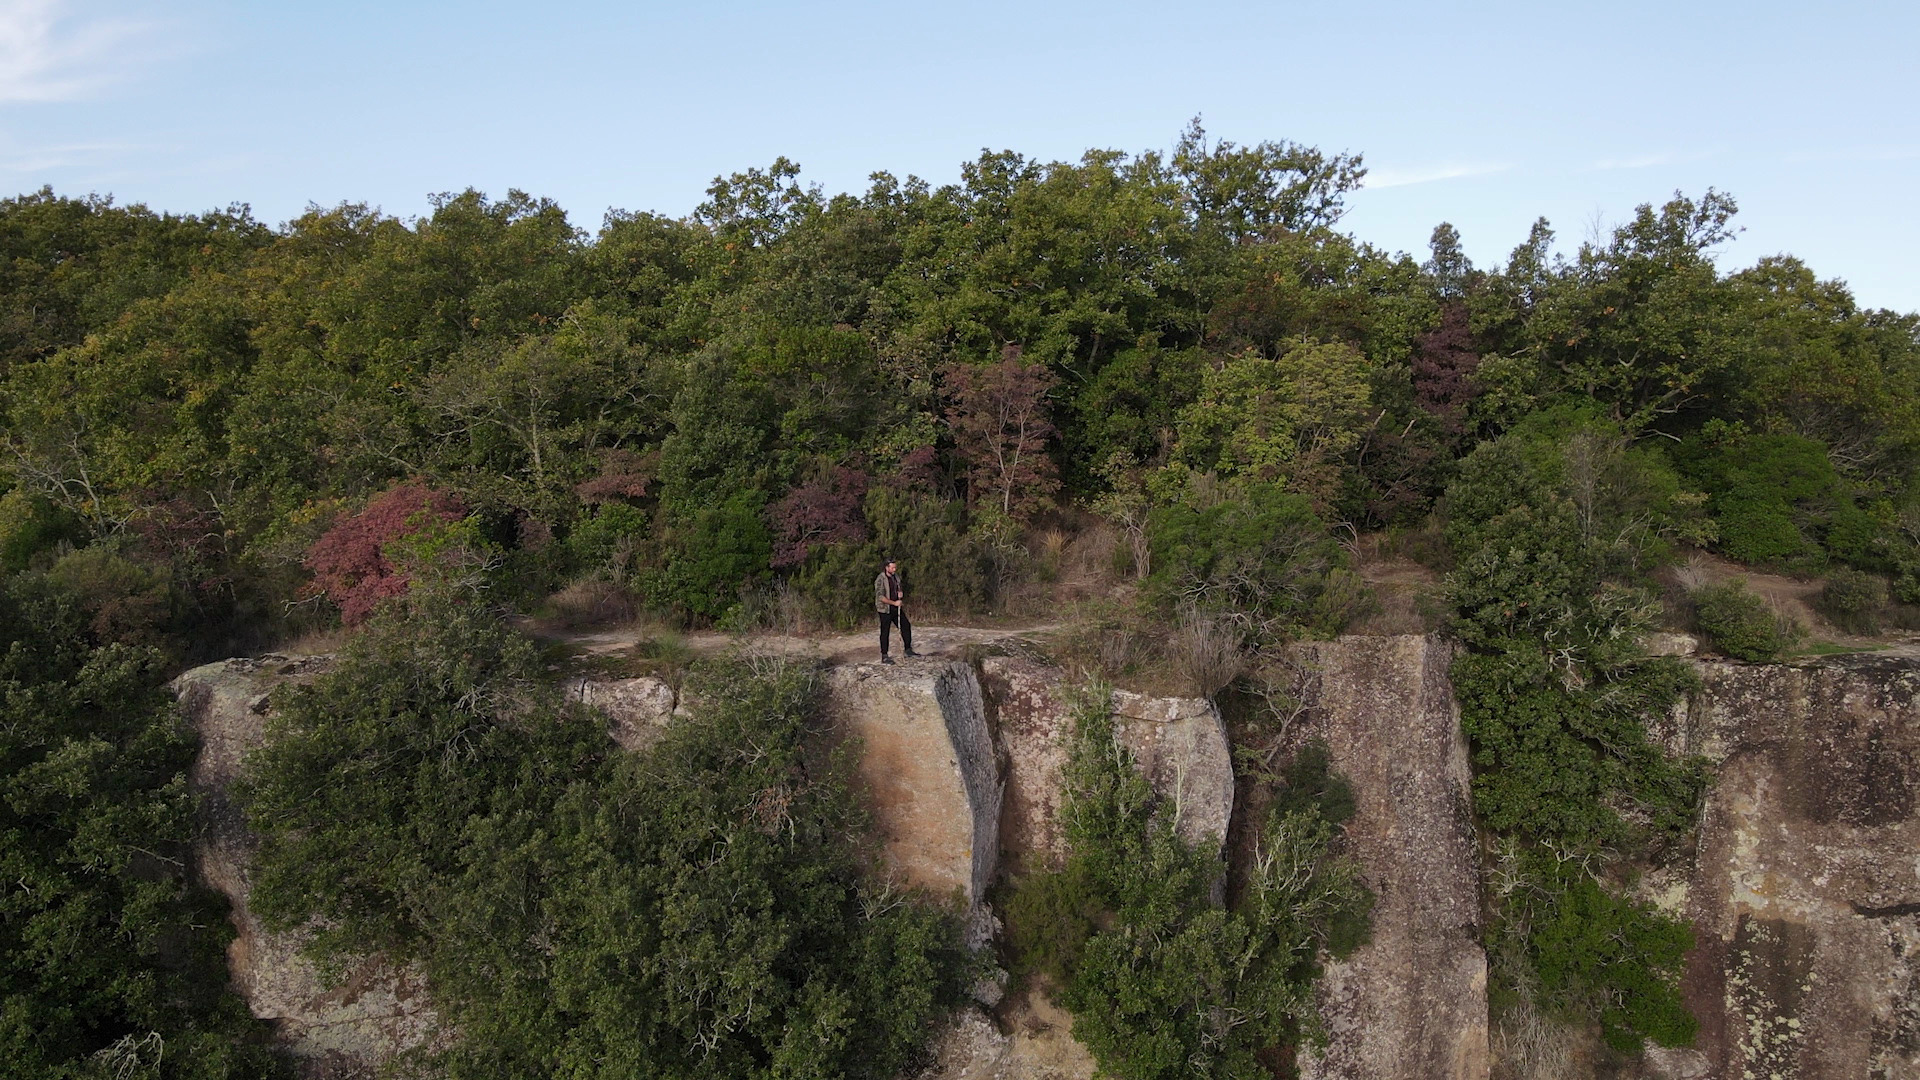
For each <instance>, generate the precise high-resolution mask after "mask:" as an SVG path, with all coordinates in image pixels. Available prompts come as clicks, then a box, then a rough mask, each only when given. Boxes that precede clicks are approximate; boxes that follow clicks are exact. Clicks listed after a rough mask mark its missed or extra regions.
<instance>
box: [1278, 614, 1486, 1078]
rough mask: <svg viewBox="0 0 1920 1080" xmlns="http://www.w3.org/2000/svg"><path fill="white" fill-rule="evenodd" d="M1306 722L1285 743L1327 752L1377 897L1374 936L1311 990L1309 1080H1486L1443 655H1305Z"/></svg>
mask: <svg viewBox="0 0 1920 1080" xmlns="http://www.w3.org/2000/svg"><path fill="white" fill-rule="evenodd" d="M1297 657H1298V660H1299V662H1300V663H1301V664H1302V665H1304V667H1305V669H1306V676H1307V677H1306V678H1305V680H1304V685H1305V686H1306V688H1307V691H1306V699H1307V700H1306V702H1305V704H1306V705H1307V706H1308V709H1307V711H1306V712H1305V713H1304V714H1303V716H1302V718H1301V719H1300V720H1299V721H1298V722H1297V727H1296V729H1295V731H1294V733H1293V734H1292V736H1291V737H1292V738H1296V739H1305V738H1308V737H1311V736H1314V735H1318V736H1321V737H1323V738H1325V739H1326V741H1327V745H1328V748H1329V749H1330V750H1331V752H1332V759H1333V767H1334V768H1335V769H1336V770H1337V771H1339V772H1341V773H1343V774H1345V775H1346V777H1347V778H1348V779H1349V780H1350V781H1351V782H1352V784H1353V791H1354V797H1355V800H1356V810H1355V813H1354V816H1353V819H1352V820H1351V821H1349V822H1348V823H1347V827H1346V839H1345V844H1346V850H1347V851H1348V852H1349V853H1350V854H1351V855H1353V857H1354V858H1355V859H1357V860H1358V861H1359V863H1360V867H1361V877H1362V878H1363V879H1364V880H1365V882H1366V884H1367V887H1368V888H1370V889H1372V890H1373V893H1374V897H1375V904H1374V908H1373V934H1372V939H1371V940H1370V941H1369V942H1368V944H1366V945H1363V946H1361V947H1360V948H1359V950H1357V951H1356V952H1355V953H1354V954H1353V955H1352V956H1351V957H1349V958H1348V959H1346V960H1336V961H1332V962H1330V963H1329V964H1328V965H1327V971H1326V975H1325V976H1324V977H1323V978H1322V979H1321V981H1320V985H1319V987H1318V989H1317V996H1318V1000H1319V1008H1320V1015H1321V1018H1322V1020H1323V1021H1324V1023H1325V1024H1326V1028H1327V1033H1328V1035H1329V1037H1330V1042H1329V1043H1328V1045H1327V1046H1326V1048H1325V1049H1324V1050H1320V1051H1313V1050H1303V1051H1302V1052H1301V1054H1300V1058H1299V1066H1300V1075H1301V1076H1302V1077H1305V1078H1308V1080H1332V1078H1335V1077H1338V1078H1340V1080H1483V1078H1485V1077H1486V1076H1487V1074H1488V1042H1487V994H1486V990H1487V961H1486V954H1485V952H1484V951H1483V950H1482V948H1481V946H1480V929H1479V921H1480V918H1479V911H1480V891H1479V875H1478V872H1477V870H1476V866H1477V848H1476V845H1475V841H1474V830H1473V821H1472V815H1471V809H1470V806H1471V804H1470V801H1469V800H1470V790H1469V773H1468V757H1467V745H1466V739H1465V737H1464V736H1463V735H1462V734H1461V731H1460V722H1459V716H1458V713H1457V710H1456V706H1455V704H1454V700H1453V687H1452V684H1451V683H1450V682H1449V681H1448V679H1447V668H1448V666H1449V664H1450V663H1451V661H1452V651H1451V649H1450V648H1449V647H1448V646H1447V645H1446V644H1445V643H1444V642H1442V641H1440V640H1438V639H1437V638H1433V637H1425V636H1411V635H1409V636H1402V637H1347V638H1341V639H1339V640H1338V641H1331V642H1313V643H1308V644H1304V645H1302V646H1300V647H1299V649H1298V652H1297Z"/></svg>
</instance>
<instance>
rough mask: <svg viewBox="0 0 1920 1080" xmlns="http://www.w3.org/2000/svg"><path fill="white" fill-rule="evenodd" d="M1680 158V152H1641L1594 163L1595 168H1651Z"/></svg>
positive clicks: (1602, 159) (1668, 163) (1603, 159)
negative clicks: (1631, 155)
mask: <svg viewBox="0 0 1920 1080" xmlns="http://www.w3.org/2000/svg"><path fill="white" fill-rule="evenodd" d="M1678 160H1680V155H1678V154H1641V155H1640V156H1638V157H1626V158H1601V159H1600V160H1599V161H1596V162H1594V163H1593V167H1594V168H1595V169H1599V170H1602V171H1605V170H1608V169H1651V168H1653V167H1654V166H1655V165H1671V164H1673V163H1674V162H1676V161H1678Z"/></svg>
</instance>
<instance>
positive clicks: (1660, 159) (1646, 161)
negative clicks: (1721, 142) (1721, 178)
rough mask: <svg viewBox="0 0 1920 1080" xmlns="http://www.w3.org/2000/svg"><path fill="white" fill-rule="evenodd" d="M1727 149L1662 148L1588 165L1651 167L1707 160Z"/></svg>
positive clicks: (1596, 169) (1593, 167) (1592, 168)
mask: <svg viewBox="0 0 1920 1080" xmlns="http://www.w3.org/2000/svg"><path fill="white" fill-rule="evenodd" d="M1724 149H1726V147H1724V146H1717V145H1716V146H1705V147H1701V148H1700V149H1698V150H1688V151H1677V150H1661V151H1657V152H1655V153H1650V154H1630V155H1627V156H1625V157H1614V158H1601V159H1600V160H1598V161H1596V162H1594V163H1593V164H1592V165H1589V166H1588V167H1587V169H1588V171H1590V172H1607V171H1610V170H1613V169H1651V168H1654V167H1656V166H1660V165H1678V164H1680V163H1681V162H1687V161H1705V160H1707V159H1708V158H1710V157H1713V156H1715V155H1717V154H1719V153H1720V152H1721V151H1722V150H1724Z"/></svg>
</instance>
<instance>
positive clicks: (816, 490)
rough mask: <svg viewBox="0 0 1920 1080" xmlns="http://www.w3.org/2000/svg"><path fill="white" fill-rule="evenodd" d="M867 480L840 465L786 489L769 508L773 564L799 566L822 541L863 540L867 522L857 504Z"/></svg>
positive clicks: (853, 470) (854, 541) (867, 483)
mask: <svg viewBox="0 0 1920 1080" xmlns="http://www.w3.org/2000/svg"><path fill="white" fill-rule="evenodd" d="M870 483H872V481H871V480H870V479H869V478H868V476H867V474H866V473H863V472H860V471H859V470H858V469H849V468H847V467H846V466H844V465H840V466H836V467H834V468H833V469H831V470H829V471H827V472H826V473H825V474H823V475H821V476H818V477H816V478H814V479H812V480H809V481H807V482H806V483H804V484H801V485H800V486H798V487H796V488H794V489H793V490H792V491H789V492H787V494H786V496H785V497H783V498H782V499H781V500H780V501H779V502H776V503H774V504H773V505H772V506H770V507H768V508H767V522H768V524H769V525H771V526H772V527H773V565H774V566H776V567H782V568H784V567H788V566H798V565H800V564H801V563H803V562H806V561H807V555H808V553H809V552H811V551H812V550H813V549H814V548H815V547H817V546H819V545H821V544H838V543H853V544H857V543H859V542H860V541H862V540H865V539H866V538H867V535H868V534H867V522H866V519H865V518H863V517H861V515H860V503H861V500H863V499H865V498H866V495H867V487H868V485H869V484H870Z"/></svg>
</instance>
